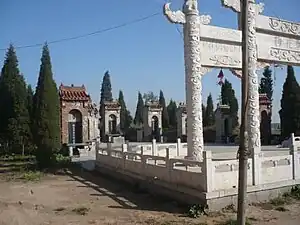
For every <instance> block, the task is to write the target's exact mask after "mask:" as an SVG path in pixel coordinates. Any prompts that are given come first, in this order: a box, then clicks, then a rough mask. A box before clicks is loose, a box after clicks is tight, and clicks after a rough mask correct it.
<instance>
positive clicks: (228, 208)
mask: <svg viewBox="0 0 300 225" xmlns="http://www.w3.org/2000/svg"><path fill="white" fill-rule="evenodd" d="M222 211H223V212H229V213H236V209H235V206H234V204H230V205H227V206H226V207H224V208H223V209H222Z"/></svg>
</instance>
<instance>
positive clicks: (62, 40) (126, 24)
mask: <svg viewBox="0 0 300 225" xmlns="http://www.w3.org/2000/svg"><path fill="white" fill-rule="evenodd" d="M160 14H161V12H157V13H153V14H151V15H148V16H145V17H142V18H138V19H135V20H132V21H129V22H126V23H122V24H119V25H116V26H112V27H109V28H105V29H101V30H97V31H94V32H91V33H87V34H82V35H78V36H73V37H68V38H62V39H57V40H53V41H48V42H47V44H56V43H60V42H66V41H72V40H76V39H80V38H85V37H89V36H93V35H97V34H101V33H105V32H108V31H112V30H116V29H119V28H122V27H126V26H129V25H132V24H135V23H139V22H142V21H145V20H148V19H150V18H152V17H155V16H157V15H160ZM43 45H44V43H36V44H31V45H23V46H16V47H14V48H15V49H23V48H34V47H39V46H43ZM6 50H7V48H1V49H0V51H6Z"/></svg>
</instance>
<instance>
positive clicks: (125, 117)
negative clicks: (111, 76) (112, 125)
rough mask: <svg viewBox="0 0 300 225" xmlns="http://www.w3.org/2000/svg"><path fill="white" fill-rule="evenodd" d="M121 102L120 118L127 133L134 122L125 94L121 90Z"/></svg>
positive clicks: (122, 128)
mask: <svg viewBox="0 0 300 225" xmlns="http://www.w3.org/2000/svg"><path fill="white" fill-rule="evenodd" d="M119 103H120V105H121V113H120V114H121V119H120V127H121V130H122V132H123V133H126V131H128V129H129V128H130V125H131V123H132V117H131V115H130V112H129V110H127V107H126V104H125V100H124V95H123V92H122V91H121V90H120V91H119Z"/></svg>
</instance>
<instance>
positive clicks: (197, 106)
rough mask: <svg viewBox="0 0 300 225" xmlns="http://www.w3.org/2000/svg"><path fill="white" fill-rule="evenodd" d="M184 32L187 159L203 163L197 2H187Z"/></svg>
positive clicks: (184, 10) (184, 9)
mask: <svg viewBox="0 0 300 225" xmlns="http://www.w3.org/2000/svg"><path fill="white" fill-rule="evenodd" d="M183 12H184V13H185V15H186V23H185V25H184V27H183V31H184V59H185V82H186V88H185V89H186V107H187V143H188V155H187V158H189V159H192V160H197V161H202V160H203V157H202V152H203V149H204V146H203V145H204V142H203V125H202V81H201V79H202V73H201V72H202V71H201V64H200V17H199V12H198V9H197V1H186V2H185V6H184V8H183Z"/></svg>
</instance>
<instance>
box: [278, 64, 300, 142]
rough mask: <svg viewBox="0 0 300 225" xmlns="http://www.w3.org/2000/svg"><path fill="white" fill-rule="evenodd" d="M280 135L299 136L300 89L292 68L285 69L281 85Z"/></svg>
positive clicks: (284, 136)
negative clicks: (285, 72)
mask: <svg viewBox="0 0 300 225" xmlns="http://www.w3.org/2000/svg"><path fill="white" fill-rule="evenodd" d="M280 118H281V135H282V137H283V138H286V137H289V136H290V134H291V133H296V134H297V135H299V134H300V88H299V84H298V82H297V80H296V77H295V74H294V69H293V67H292V66H288V67H287V77H286V80H285V82H284V84H283V91H282V98H281V110H280Z"/></svg>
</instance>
